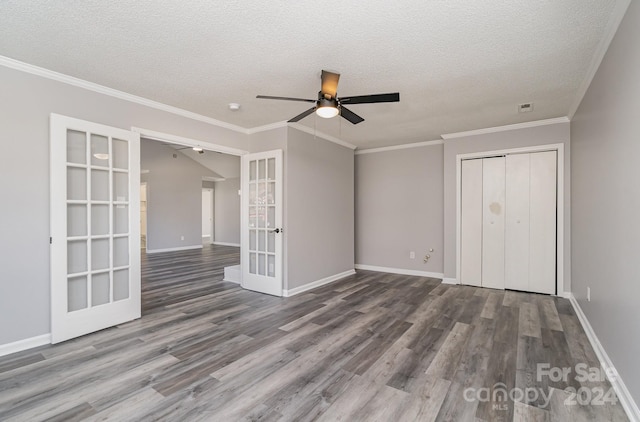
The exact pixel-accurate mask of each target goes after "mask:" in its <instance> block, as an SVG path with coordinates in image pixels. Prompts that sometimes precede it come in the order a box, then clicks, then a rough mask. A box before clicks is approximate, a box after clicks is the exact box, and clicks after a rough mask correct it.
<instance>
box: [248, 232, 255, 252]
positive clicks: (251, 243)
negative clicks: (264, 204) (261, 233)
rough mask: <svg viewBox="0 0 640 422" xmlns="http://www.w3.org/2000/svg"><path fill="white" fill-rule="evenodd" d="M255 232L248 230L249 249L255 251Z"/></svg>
mask: <svg viewBox="0 0 640 422" xmlns="http://www.w3.org/2000/svg"><path fill="white" fill-rule="evenodd" d="M256 232H257V231H256V230H249V249H250V250H252V251H255V250H256Z"/></svg>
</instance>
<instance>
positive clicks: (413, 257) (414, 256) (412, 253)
mask: <svg viewBox="0 0 640 422" xmlns="http://www.w3.org/2000/svg"><path fill="white" fill-rule="evenodd" d="M409 258H410V259H416V253H415V252H414V251H411V252H409Z"/></svg>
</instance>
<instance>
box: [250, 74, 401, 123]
mask: <svg viewBox="0 0 640 422" xmlns="http://www.w3.org/2000/svg"><path fill="white" fill-rule="evenodd" d="M339 79H340V74H339V73H334V72H329V71H327V70H323V71H322V85H321V88H320V92H318V99H317V100H309V99H306V98H291V97H273V96H270V95H258V96H256V98H261V99H265V100H285V101H303V102H307V103H315V106H313V107H311V108H310V109H309V110H307V111H304V112H302V113H300V114H298V115H297V116H296V117H294V118H293V119H290V120H289V122H297V121H299V120H302V119H304V118H305V117H307V116H308V115H310V114H312V113H313V112H314V111H315V112H316V114H317V115H318V116H320V117H324V118H326V119H329V118H331V117H335V116H337V115H338V114H339V115H340V116H342V117H343V118H345V119H347V120H348V121H350V122H351V123H353V124H354V125H357V124H358V123H360V122H364V119H363V118H362V117H360V116H358V115H357V114H356V113H354V112H353V111H351V110H349V109H348V108H346V107H345V104H346V105H353V104H371V103H395V102H398V101H400V93H399V92H392V93H389V94H373V95H358V96H355V97H338V80H339Z"/></svg>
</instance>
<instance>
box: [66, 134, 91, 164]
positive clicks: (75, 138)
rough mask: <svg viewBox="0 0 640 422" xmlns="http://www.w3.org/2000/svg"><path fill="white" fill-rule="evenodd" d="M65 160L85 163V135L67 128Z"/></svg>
mask: <svg viewBox="0 0 640 422" xmlns="http://www.w3.org/2000/svg"><path fill="white" fill-rule="evenodd" d="M67 162H68V163H74V164H87V135H86V134H85V133H84V132H78V131H77V130H67Z"/></svg>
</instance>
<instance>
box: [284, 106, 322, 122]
mask: <svg viewBox="0 0 640 422" xmlns="http://www.w3.org/2000/svg"><path fill="white" fill-rule="evenodd" d="M314 111H316V108H315V107H311V108H310V109H309V110H307V111H305V112H302V113H300V114H298V115H297V116H296V117H294V118H293V119H290V120H289V123H294V122H297V121H299V120H302V119H304V118H305V117H307V116H308V115H310V114H312V113H313V112H314Z"/></svg>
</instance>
